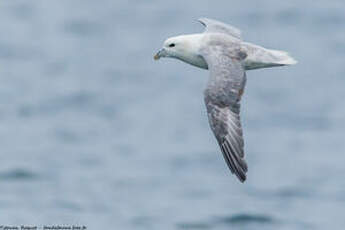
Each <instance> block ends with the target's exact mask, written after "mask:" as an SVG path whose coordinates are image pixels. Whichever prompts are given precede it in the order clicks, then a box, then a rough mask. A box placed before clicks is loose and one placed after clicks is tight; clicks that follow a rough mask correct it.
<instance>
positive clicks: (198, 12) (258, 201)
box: [0, 0, 345, 230]
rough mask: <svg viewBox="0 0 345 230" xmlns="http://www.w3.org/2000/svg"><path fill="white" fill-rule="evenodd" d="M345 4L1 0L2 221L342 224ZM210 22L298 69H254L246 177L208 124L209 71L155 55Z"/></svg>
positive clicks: (247, 104)
mask: <svg viewBox="0 0 345 230" xmlns="http://www.w3.org/2000/svg"><path fill="white" fill-rule="evenodd" d="M344 11H345V3H344V1H343V0H338V1H337V0H334V1H308V0H302V1H300V0H298V1H297V0H292V1H275V0H261V1H250V2H249V1H228V0H223V1H214V2H213V3H212V4H211V1H209V2H208V3H206V2H202V1H180V0H177V1H134V0H130V1H124V0H123V1H122V0H120V1H113V0H103V1H94V0H73V1H70V0H49V1H47V0H3V1H1V3H0V29H1V36H0V146H1V154H0V225H3V224H4V225H11V224H33V225H35V224H36V225H43V224H60V225H72V224H81V225H85V226H87V227H88V229H150V230H151V229H153V230H155V229H177V230H179V229H211V230H218V229H248V230H251V229H289V230H291V229H320V230H324V229H344V228H345V227H344V225H345V219H344V213H345V180H344V175H345V167H344V162H345V154H344V149H345V141H344V130H345V100H344V98H345V90H344V89H345V65H344V58H345V32H344V28H345V14H344ZM199 17H210V18H215V19H219V20H222V21H224V22H227V23H231V24H233V25H235V26H237V27H239V28H240V29H241V30H242V32H243V37H244V38H245V40H246V41H249V42H253V43H256V44H260V45H263V46H265V47H268V48H275V49H282V50H286V51H289V52H290V53H291V55H292V56H293V57H295V58H296V59H297V60H298V61H299V64H298V65H296V66H292V67H284V68H272V69H263V70H257V71H250V72H248V81H247V87H246V93H245V96H244V98H243V100H242V123H243V128H244V135H245V151H246V159H247V162H248V164H249V173H248V179H247V181H246V182H245V183H244V184H241V183H239V182H238V181H237V179H236V178H235V177H234V176H233V175H231V174H230V172H229V170H228V169H227V166H226V164H225V162H224V160H223V158H222V156H221V153H220V150H219V148H218V146H217V143H216V141H215V138H214V137H213V134H212V133H211V131H210V129H209V127H208V122H207V116H206V111H205V107H204V104H203V96H202V91H203V89H204V87H205V84H206V82H207V77H208V72H207V71H204V70H201V69H197V68H194V67H192V66H189V65H186V64H184V63H182V62H178V61H176V60H162V61H159V62H154V61H153V58H152V56H153V54H154V52H155V51H157V50H158V49H159V48H160V47H161V45H162V42H163V41H164V40H165V38H167V37H170V36H173V35H177V34H186V33H197V32H200V31H202V26H201V25H199V24H198V23H197V22H196V19H197V18H199Z"/></svg>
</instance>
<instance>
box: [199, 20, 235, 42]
mask: <svg viewBox="0 0 345 230" xmlns="http://www.w3.org/2000/svg"><path fill="white" fill-rule="evenodd" d="M198 21H199V22H200V23H201V24H203V25H204V26H205V27H206V30H205V32H206V33H215V32H216V33H225V34H228V35H231V36H233V37H235V38H238V39H241V31H240V30H239V29H237V28H236V27H233V26H230V25H227V24H225V23H223V22H219V21H216V20H214V19H209V18H199V19H198Z"/></svg>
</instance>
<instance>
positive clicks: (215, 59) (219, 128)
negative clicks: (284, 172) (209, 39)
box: [203, 46, 248, 182]
mask: <svg viewBox="0 0 345 230" xmlns="http://www.w3.org/2000/svg"><path fill="white" fill-rule="evenodd" d="M229 53H230V54H229ZM203 57H204V58H205V60H206V62H207V64H208V66H209V70H210V78H209V82H208V84H207V87H206V89H205V92H204V100H205V104H206V108H207V114H208V119H209V123H210V127H211V129H212V131H213V133H214V135H215V137H216V139H217V141H218V144H219V146H220V148H221V151H222V154H223V156H224V159H225V161H226V163H227V165H228V167H229V168H230V171H231V172H232V173H234V174H235V175H236V176H237V177H238V179H239V180H240V181H241V182H244V181H245V180H246V172H247V169H248V168H247V164H246V162H245V160H244V150H243V148H244V141H243V134H242V127H241V122H240V115H239V114H240V100H241V95H242V93H243V90H244V87H245V83H246V75H245V71H244V66H243V63H242V62H243V59H241V57H242V56H241V55H240V54H236V52H232V53H231V52H230V51H229V50H227V49H226V48H224V47H222V46H219V47H212V48H211V49H209V50H204V52H203Z"/></svg>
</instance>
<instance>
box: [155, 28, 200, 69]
mask: <svg viewBox="0 0 345 230" xmlns="http://www.w3.org/2000/svg"><path fill="white" fill-rule="evenodd" d="M201 39H202V34H191V35H181V36H177V37H172V38H168V39H167V40H166V41H165V42H164V44H163V47H162V49H161V50H159V51H158V52H157V54H156V55H155V56H154V59H155V60H158V59H160V58H161V57H170V58H177V59H179V60H181V61H184V62H187V63H189V64H191V65H195V66H198V67H200V68H204V69H207V64H206V62H205V60H204V59H203V57H202V56H201V55H200V54H199V49H200V45H201Z"/></svg>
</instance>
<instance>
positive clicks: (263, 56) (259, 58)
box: [242, 42, 297, 70]
mask: <svg viewBox="0 0 345 230" xmlns="http://www.w3.org/2000/svg"><path fill="white" fill-rule="evenodd" d="M242 44H243V48H244V49H245V50H246V52H247V58H246V59H245V69H246V70H252V69H260V68H269V67H275V66H285V65H294V64H296V63H297V61H296V60H295V59H293V58H292V57H291V56H290V55H289V54H288V53H287V52H285V51H280V50H271V49H266V48H263V47H261V46H258V45H254V44H251V43H247V42H243V43H242Z"/></svg>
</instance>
